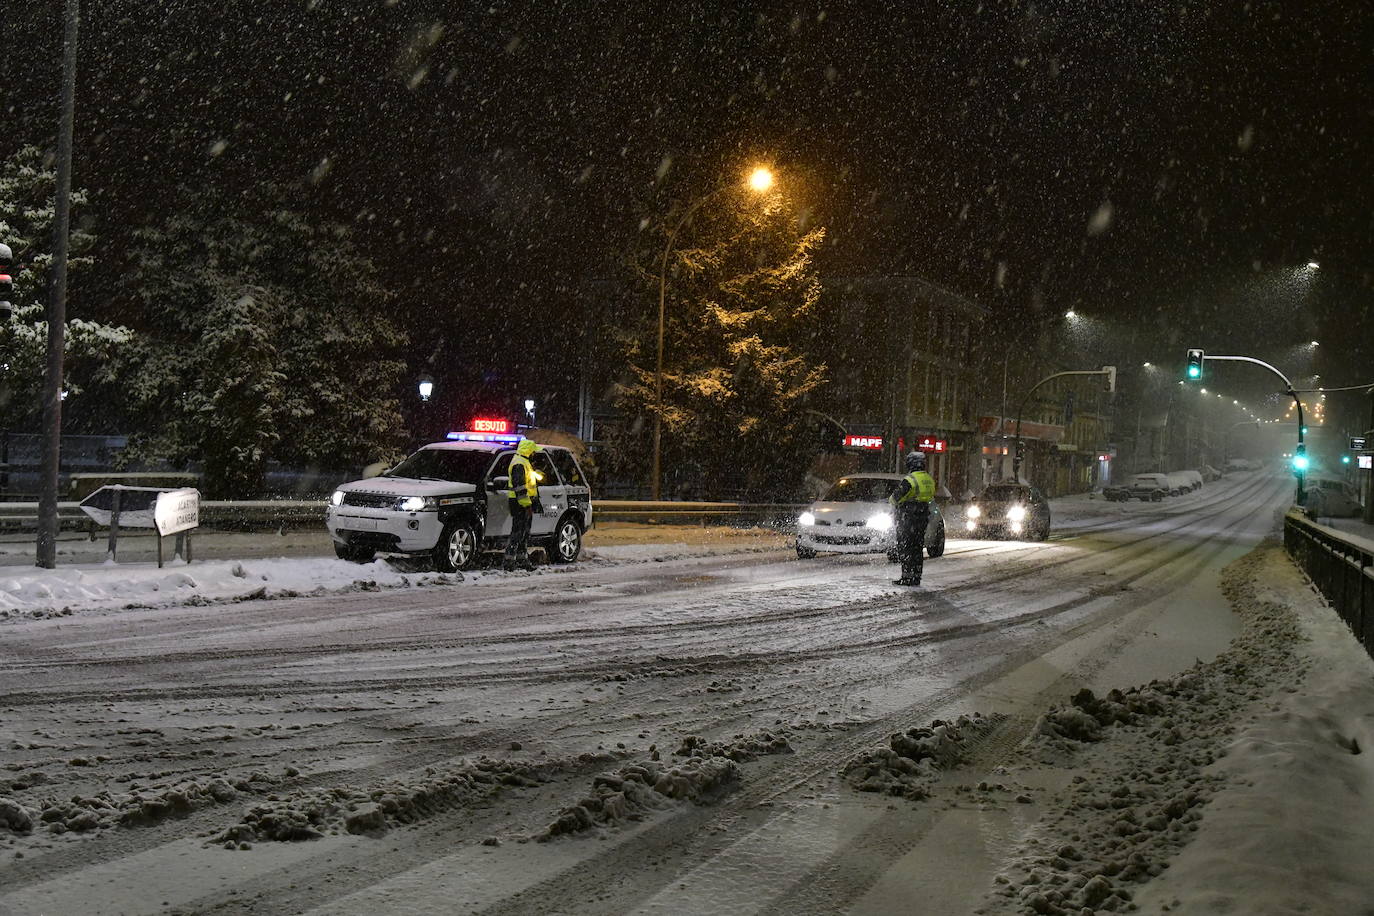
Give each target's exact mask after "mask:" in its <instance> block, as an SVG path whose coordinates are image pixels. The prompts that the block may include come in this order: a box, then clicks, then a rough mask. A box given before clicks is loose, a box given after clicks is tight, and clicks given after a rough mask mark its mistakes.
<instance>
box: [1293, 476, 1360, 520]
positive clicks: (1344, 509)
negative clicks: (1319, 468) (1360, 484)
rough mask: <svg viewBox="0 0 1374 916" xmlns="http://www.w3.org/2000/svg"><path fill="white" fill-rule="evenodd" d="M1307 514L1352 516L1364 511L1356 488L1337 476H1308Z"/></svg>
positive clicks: (1327, 516)
mask: <svg viewBox="0 0 1374 916" xmlns="http://www.w3.org/2000/svg"><path fill="white" fill-rule="evenodd" d="M1306 509H1307V514H1308V515H1310V516H1312V517H1313V518H1317V517H1319V516H1325V517H1326V518H1351V517H1353V516H1357V515H1360V514H1362V513H1363V511H1364V505H1363V504H1362V503H1361V502H1360V497H1359V494H1358V493H1356V492H1355V488H1354V487H1352V486H1351V485H1350V484H1348V483H1346V482H1345V481H1344V480H1340V479H1338V478H1335V477H1308V478H1307V503H1306Z"/></svg>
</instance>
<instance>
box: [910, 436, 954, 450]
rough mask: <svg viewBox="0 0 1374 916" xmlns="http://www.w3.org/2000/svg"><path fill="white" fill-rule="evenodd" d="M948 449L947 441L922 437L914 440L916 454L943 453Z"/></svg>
mask: <svg viewBox="0 0 1374 916" xmlns="http://www.w3.org/2000/svg"><path fill="white" fill-rule="evenodd" d="M948 448H949V440H947V439H932V438H931V437H930V436H922V437H921V438H920V439H918V440H916V451H918V452H943V451H945V450H946V449H948Z"/></svg>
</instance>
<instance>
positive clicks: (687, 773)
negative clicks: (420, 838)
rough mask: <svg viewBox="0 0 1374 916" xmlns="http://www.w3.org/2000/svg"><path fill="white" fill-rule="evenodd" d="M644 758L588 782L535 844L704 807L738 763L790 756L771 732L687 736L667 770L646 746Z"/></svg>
mask: <svg viewBox="0 0 1374 916" xmlns="http://www.w3.org/2000/svg"><path fill="white" fill-rule="evenodd" d="M650 751H651V752H652V756H651V758H650V759H649V760H644V761H640V762H639V763H632V764H628V765H626V766H623V767H621V768H620V769H618V770H616V771H615V772H613V773H603V774H601V775H600V776H597V777H596V778H595V779H594V780H593V781H592V790H591V792H590V793H588V794H587V795H586V796H585V797H583V798H582V799H581V800H580V801H579V802H578V803H577V804H575V805H569V806H568V807H566V808H564V809H563V810H561V811H560V812H558V818H557V819H556V820H554V822H553V823H551V824H549V826H548V827H546V828H544V830H543V831H542V832H540V833H538V834H536V835H535V837H534V838H535V839H536V840H538V841H539V842H541V843H546V842H548V841H549V840H552V839H555V838H557V837H560V836H565V835H569V834H576V833H582V832H585V831H587V830H591V829H593V828H594V827H615V826H619V825H621V824H624V823H625V822H626V821H637V820H642V819H643V818H644V817H645V816H647V815H648V814H650V813H652V812H654V811H657V810H659V809H662V808H667V807H669V806H671V805H672V804H673V803H674V802H680V801H692V802H699V803H709V802H711V801H714V800H715V799H717V798H719V797H720V796H721V795H723V794H724V793H726V792H728V791H729V790H730V789H731V788H733V787H734V785H735V784H736V783H737V782H739V778H740V770H739V764H740V763H744V762H747V761H751V760H757V759H758V757H759V755H760V754H790V753H792V745H791V743H790V742H789V741H788V740H787V737H786V736H785V735H782V734H778V733H775V732H768V731H765V732H759V733H757V734H751V735H735V736H734V738H732V739H731V740H729V741H708V740H706V739H705V738H702V737H701V736H699V735H689V736H688V737H686V738H684V739H683V741H682V744H681V745H680V746H679V747H678V749H677V750H676V751H674V752H673V756H674V757H682V758H685V759H684V760H683V761H682V762H681V763H679V764H677V765H675V766H670V765H666V764H663V763H662V762H661V758H662V754H660V753H659V752H658V750H656V749H655V748H653V747H652V746H651V747H650Z"/></svg>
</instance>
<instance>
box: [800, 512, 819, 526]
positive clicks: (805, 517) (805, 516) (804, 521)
mask: <svg viewBox="0 0 1374 916" xmlns="http://www.w3.org/2000/svg"><path fill="white" fill-rule="evenodd" d="M797 524H798V525H806V526H808V527H809V526H811V525H814V524H816V515H815V513H813V512H803V513H802V514H801V515H799V516H797Z"/></svg>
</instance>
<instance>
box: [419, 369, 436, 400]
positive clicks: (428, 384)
mask: <svg viewBox="0 0 1374 916" xmlns="http://www.w3.org/2000/svg"><path fill="white" fill-rule="evenodd" d="M416 388H417V389H418V390H419V392H420V400H422V401H428V400H429V397H430V395H432V394H434V379H432V378H430V377H429V376H427V375H422V376H420V384H419V385H417V386H416Z"/></svg>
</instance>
